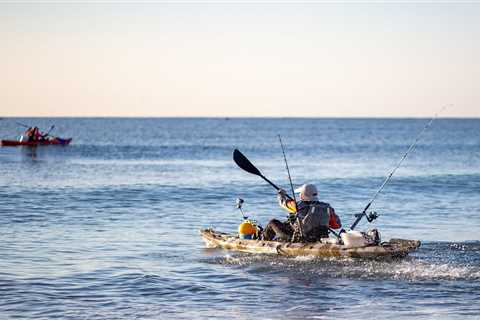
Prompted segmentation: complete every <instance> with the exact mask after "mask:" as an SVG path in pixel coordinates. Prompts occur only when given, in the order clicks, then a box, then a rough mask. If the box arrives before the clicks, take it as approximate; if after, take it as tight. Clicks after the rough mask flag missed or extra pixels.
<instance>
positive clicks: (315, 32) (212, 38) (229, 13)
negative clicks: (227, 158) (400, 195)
mask: <svg viewBox="0 0 480 320" xmlns="http://www.w3.org/2000/svg"><path fill="white" fill-rule="evenodd" d="M479 21H480V2H477V3H460V4H455V3H432V2H418V3H416V2H408V3H385V2H370V3H357V2H343V3H324V2H322V3H320V2H304V3H288V2H263V3H260V4H259V3H257V4H255V3H253V2H250V3H241V2H210V3H206V2H203V3H200V2H183V3H166V2H163V3H160V2H143V3H141V4H138V3H127V2H103V3H95V2H89V3H80V2H51V3H41V2H40V3H36V2H24V3H14V2H11V3H8V2H0V43H1V45H0V117H8V116H39V117H42V116H45V117H51V116H88V117H90V116H121V117H135V116H138V117H176V116H180V117H211V116H218V117H236V116H241V117H431V116H433V115H434V114H435V113H436V112H437V111H438V110H440V109H442V107H443V106H445V105H452V107H449V108H448V109H447V110H445V111H444V112H443V114H442V116H445V117H480V107H479V103H480V63H479V57H480V40H479V39H480V23H479Z"/></svg>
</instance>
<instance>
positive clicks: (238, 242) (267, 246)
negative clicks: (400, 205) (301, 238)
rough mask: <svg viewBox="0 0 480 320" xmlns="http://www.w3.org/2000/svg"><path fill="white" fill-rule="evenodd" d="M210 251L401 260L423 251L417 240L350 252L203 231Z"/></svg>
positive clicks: (336, 246) (341, 248)
mask: <svg viewBox="0 0 480 320" xmlns="http://www.w3.org/2000/svg"><path fill="white" fill-rule="evenodd" d="M200 233H201V235H202V238H203V240H204V241H205V244H206V245H207V247H210V248H223V249H228V250H236V251H241V252H249V253H263V254H278V255H283V256H316V257H351V258H402V257H405V256H406V255H408V254H409V253H410V252H412V251H414V250H416V249H417V248H418V247H420V241H418V240H403V239H391V240H390V241H388V242H383V243H381V244H380V245H370V246H365V247H358V248H347V247H346V246H344V245H340V244H332V243H324V242H312V243H303V242H280V241H264V240H246V239H240V238H239V237H238V236H236V235H231V234H227V233H223V232H218V231H214V230H213V229H204V230H201V231H200Z"/></svg>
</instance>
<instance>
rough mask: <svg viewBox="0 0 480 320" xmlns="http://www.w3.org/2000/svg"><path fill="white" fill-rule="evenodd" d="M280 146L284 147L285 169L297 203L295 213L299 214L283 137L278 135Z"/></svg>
mask: <svg viewBox="0 0 480 320" xmlns="http://www.w3.org/2000/svg"><path fill="white" fill-rule="evenodd" d="M278 140H279V141H280V146H281V147H282V153H283V159H284V160H285V167H286V168H287V173H288V181H290V188H291V189H292V195H293V200H294V201H295V212H297V199H296V198H295V189H294V188H293V182H292V176H291V175H290V169H289V168H288V162H287V156H286V155H285V148H284V147H283V142H282V137H281V136H280V135H278Z"/></svg>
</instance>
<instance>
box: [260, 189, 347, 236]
mask: <svg viewBox="0 0 480 320" xmlns="http://www.w3.org/2000/svg"><path fill="white" fill-rule="evenodd" d="M295 192H296V193H300V199H301V200H300V201H298V202H297V203H295V201H294V200H291V199H290V198H289V197H288V196H287V193H286V192H285V190H283V189H280V190H279V191H278V196H277V197H278V202H279V204H280V206H281V207H283V208H284V209H286V210H287V211H289V212H290V213H291V214H290V217H289V219H288V220H287V221H285V222H281V221H279V220H277V219H272V220H270V222H269V223H268V224H267V226H266V227H265V230H264V231H263V239H264V240H274V239H276V240H283V241H289V240H291V239H292V237H293V236H294V234H295V233H296V234H298V235H299V236H300V237H301V238H303V239H302V240H303V241H307V242H314V241H318V240H320V239H321V238H328V229H329V228H332V229H339V228H341V227H342V224H341V221H340V218H339V217H338V215H337V214H336V213H335V210H334V209H333V208H332V207H331V206H330V205H329V204H328V203H325V202H320V201H319V200H318V191H317V187H315V185H313V184H304V185H302V186H301V187H300V188H298V189H296V190H295Z"/></svg>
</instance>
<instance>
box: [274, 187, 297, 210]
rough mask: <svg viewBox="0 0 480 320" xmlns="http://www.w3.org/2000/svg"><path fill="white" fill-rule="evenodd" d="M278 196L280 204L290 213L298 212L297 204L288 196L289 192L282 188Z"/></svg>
mask: <svg viewBox="0 0 480 320" xmlns="http://www.w3.org/2000/svg"><path fill="white" fill-rule="evenodd" d="M277 198H278V204H279V205H280V206H281V207H282V208H284V209H285V210H287V211H288V212H289V213H296V212H297V206H296V204H295V201H294V200H291V199H289V198H288V197H287V193H286V192H285V190H283V189H280V190H279V191H278V195H277Z"/></svg>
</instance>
